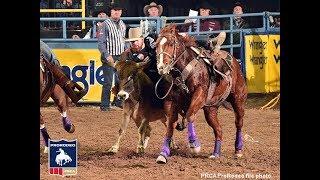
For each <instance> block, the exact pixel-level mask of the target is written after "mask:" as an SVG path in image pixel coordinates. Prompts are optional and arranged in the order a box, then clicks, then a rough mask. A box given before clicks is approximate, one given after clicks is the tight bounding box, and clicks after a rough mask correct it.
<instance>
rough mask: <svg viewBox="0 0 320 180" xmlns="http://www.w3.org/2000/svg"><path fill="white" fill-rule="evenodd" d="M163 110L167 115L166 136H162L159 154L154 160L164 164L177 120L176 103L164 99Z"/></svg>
mask: <svg viewBox="0 0 320 180" xmlns="http://www.w3.org/2000/svg"><path fill="white" fill-rule="evenodd" d="M164 111H165V112H166V115H167V117H168V125H167V132H166V137H165V138H164V142H163V145H162V148H161V152H160V155H159V156H158V158H157V160H156V162H157V163H161V164H163V163H164V164H165V163H167V158H168V157H169V156H170V144H171V142H172V136H173V130H174V128H175V125H176V123H175V122H176V121H177V120H178V112H177V105H176V104H175V103H174V102H173V101H168V100H166V101H165V102H164Z"/></svg>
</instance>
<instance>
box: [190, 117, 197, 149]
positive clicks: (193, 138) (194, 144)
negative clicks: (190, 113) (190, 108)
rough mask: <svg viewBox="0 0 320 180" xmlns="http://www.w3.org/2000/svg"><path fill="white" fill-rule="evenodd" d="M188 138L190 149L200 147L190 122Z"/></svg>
mask: <svg viewBox="0 0 320 180" xmlns="http://www.w3.org/2000/svg"><path fill="white" fill-rule="evenodd" d="M188 138H189V144H190V147H191V148H195V147H199V146H200V142H199V140H198V138H197V136H196V133H195V129H194V125H193V123H192V122H189V123H188Z"/></svg>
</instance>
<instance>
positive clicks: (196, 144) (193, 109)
mask: <svg viewBox="0 0 320 180" xmlns="http://www.w3.org/2000/svg"><path fill="white" fill-rule="evenodd" d="M203 94H204V92H203V89H202V88H198V89H196V91H195V92H194V94H193V96H192V99H191V103H190V106H189V108H188V110H187V112H186V119H187V121H188V139H189V149H190V152H191V153H192V154H198V153H199V152H200V149H201V144H200V141H199V140H198V138H197V136H196V130H195V128H194V123H193V122H194V120H195V115H196V113H197V112H198V111H199V109H200V108H202V107H203V105H204V98H205V96H203Z"/></svg>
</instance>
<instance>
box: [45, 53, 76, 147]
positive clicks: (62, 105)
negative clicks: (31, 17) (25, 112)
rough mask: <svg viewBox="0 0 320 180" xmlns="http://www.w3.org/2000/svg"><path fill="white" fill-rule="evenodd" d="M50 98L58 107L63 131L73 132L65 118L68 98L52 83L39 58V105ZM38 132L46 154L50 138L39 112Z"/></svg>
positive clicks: (52, 79)
mask: <svg viewBox="0 0 320 180" xmlns="http://www.w3.org/2000/svg"><path fill="white" fill-rule="evenodd" d="M50 97H51V98H52V99H53V101H54V103H55V104H56V105H57V106H58V110H59V112H60V114H61V116H62V123H63V127H64V129H65V130H66V131H67V132H69V133H73V132H74V131H75V127H74V125H73V124H72V122H71V120H70V118H69V117H68V116H67V110H68V101H67V99H68V97H67V95H66V94H65V92H64V91H63V89H62V88H61V87H60V86H59V85H57V84H55V83H54V78H53V77H52V75H51V74H50V72H49V70H48V68H46V63H45V61H44V60H43V57H42V56H40V105H43V104H44V103H46V102H47V100H48V99H49V98H50ZM40 131H41V134H42V137H43V140H44V143H45V149H44V153H47V150H48V149H47V148H48V141H49V139H50V136H49V134H48V132H47V129H46V127H45V121H44V118H43V116H42V115H41V112H40Z"/></svg>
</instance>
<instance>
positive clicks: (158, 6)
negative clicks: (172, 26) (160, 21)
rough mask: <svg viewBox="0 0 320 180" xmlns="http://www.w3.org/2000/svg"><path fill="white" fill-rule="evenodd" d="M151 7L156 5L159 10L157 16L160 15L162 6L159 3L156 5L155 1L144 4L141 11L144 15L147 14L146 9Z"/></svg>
mask: <svg viewBox="0 0 320 180" xmlns="http://www.w3.org/2000/svg"><path fill="white" fill-rule="evenodd" d="M152 7H156V8H158V10H159V16H161V14H162V12H163V7H162V6H161V5H157V4H156V3H155V2H151V3H150V4H149V5H146V6H144V8H143V12H144V14H145V15H146V16H148V15H149V13H148V10H149V9H150V8H152Z"/></svg>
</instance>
